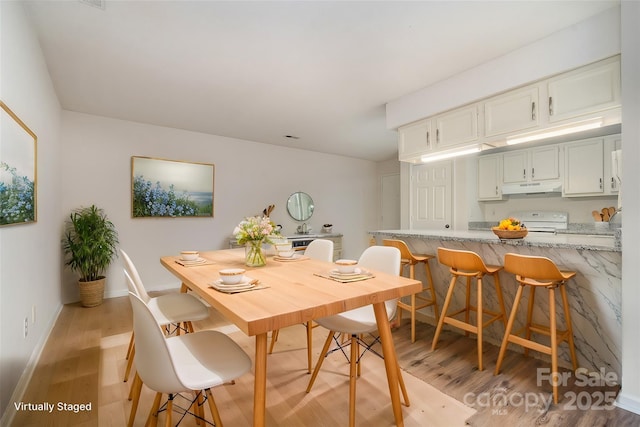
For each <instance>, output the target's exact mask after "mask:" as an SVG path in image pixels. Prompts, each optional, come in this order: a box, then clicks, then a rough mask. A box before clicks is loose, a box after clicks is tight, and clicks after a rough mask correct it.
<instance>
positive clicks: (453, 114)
mask: <svg viewBox="0 0 640 427" xmlns="http://www.w3.org/2000/svg"><path fill="white" fill-rule="evenodd" d="M434 122H435V124H436V129H435V130H436V144H435V148H436V149H437V148H448V147H453V146H456V145H461V144H465V143H468V142H473V141H477V140H478V137H479V135H478V107H477V105H472V106H469V107H464V108H459V109H457V110H453V111H450V112H448V113H444V114H440V115H439V116H436V117H435V118H434Z"/></svg>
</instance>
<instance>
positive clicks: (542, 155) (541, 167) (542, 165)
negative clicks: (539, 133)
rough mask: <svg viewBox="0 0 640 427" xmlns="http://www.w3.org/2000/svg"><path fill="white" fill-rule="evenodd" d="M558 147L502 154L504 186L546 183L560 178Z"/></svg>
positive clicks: (548, 146)
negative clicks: (537, 182)
mask: <svg viewBox="0 0 640 427" xmlns="http://www.w3.org/2000/svg"><path fill="white" fill-rule="evenodd" d="M559 154H560V149H559V146H558V145H547V146H543V147H537V148H530V149H525V150H517V151H510V152H506V153H504V154H503V158H502V165H503V168H502V171H503V172H502V177H503V182H504V183H505V184H512V183H523V182H536V181H547V180H553V179H559V178H560V167H559Z"/></svg>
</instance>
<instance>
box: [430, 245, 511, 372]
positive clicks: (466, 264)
mask: <svg viewBox="0 0 640 427" xmlns="http://www.w3.org/2000/svg"><path fill="white" fill-rule="evenodd" d="M438 261H439V262H440V263H441V264H443V265H446V266H448V267H449V272H450V273H451V282H450V283H449V290H448V291H447V296H446V298H445V300H444V305H443V307H442V315H441V316H440V321H439V322H438V326H437V327H436V333H435V335H434V337H433V343H432V345H431V350H435V348H436V345H437V343H438V338H439V337H440V332H441V331H442V327H443V326H444V324H445V323H446V324H448V325H451V326H455V327H456V328H460V329H462V330H464V331H466V332H467V334H468V333H469V332H471V333H474V334H476V335H477V336H478V369H479V370H481V371H482V369H483V366H482V330H483V329H484V328H485V327H486V326H488V325H490V324H491V323H493V322H495V321H496V320H501V321H502V322H503V324H506V323H507V315H506V311H505V309H504V300H503V298H502V288H501V287H500V276H499V274H498V273H499V272H500V270H502V267H501V266H494V265H486V264H485V263H484V261H482V258H480V256H479V255H478V254H476V253H475V252H471V251H462V250H454V249H446V248H438ZM485 275H490V276H493V282H494V284H495V288H496V294H497V297H498V304H499V305H500V307H499V309H500V311H499V312H496V311H491V310H488V309H486V308H484V306H483V303H482V292H483V290H482V279H483V277H484V276H485ZM458 277H463V278H465V279H466V285H467V286H466V298H465V306H464V307H463V308H462V309H460V310H458V311H456V312H454V313H451V314H449V313H448V310H449V305H450V304H451V299H452V297H453V290H454V288H455V285H456V282H457V279H458ZM472 278H475V279H476V293H477V295H476V301H477V302H476V306H473V305H472V304H471V279H472ZM472 311H475V312H476V317H477V320H476V324H472V323H471V321H470V316H469V315H470V313H471V312H472ZM462 313H464V320H459V319H456V318H455V317H454V316H457V315H459V314H462ZM485 315H488V316H489V318H488V319H487V320H486V321H485Z"/></svg>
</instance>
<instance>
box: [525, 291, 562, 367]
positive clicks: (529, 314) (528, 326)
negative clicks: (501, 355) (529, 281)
mask: <svg viewBox="0 0 640 427" xmlns="http://www.w3.org/2000/svg"><path fill="white" fill-rule="evenodd" d="M535 300H536V288H535V286H531V289H530V290H529V307H528V308H527V323H526V324H525V325H524V329H525V338H526V339H527V340H531V323H532V322H533V305H534V302H535ZM549 304H555V301H549ZM524 355H525V356H528V355H529V348H528V347H525V348H524Z"/></svg>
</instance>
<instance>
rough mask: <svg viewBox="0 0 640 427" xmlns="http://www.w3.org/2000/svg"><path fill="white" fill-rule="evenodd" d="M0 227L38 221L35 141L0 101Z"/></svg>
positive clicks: (25, 127)
mask: <svg viewBox="0 0 640 427" xmlns="http://www.w3.org/2000/svg"><path fill="white" fill-rule="evenodd" d="M0 107H1V108H0V114H1V116H0V226H8V225H17V224H30V223H34V222H36V221H37V219H38V204H37V198H38V197H37V196H38V179H37V178H38V168H37V158H38V156H37V142H38V137H37V136H36V134H35V133H33V131H31V129H29V127H28V126H27V125H26V124H25V123H24V122H23V121H22V120H20V118H19V117H18V116H17V115H16V114H15V113H14V112H13V111H12V110H11V109H10V108H9V107H8V106H7V105H6V104H5V103H4V102H2V101H0Z"/></svg>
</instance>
